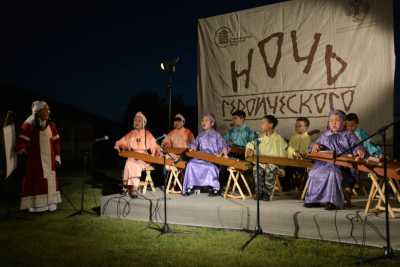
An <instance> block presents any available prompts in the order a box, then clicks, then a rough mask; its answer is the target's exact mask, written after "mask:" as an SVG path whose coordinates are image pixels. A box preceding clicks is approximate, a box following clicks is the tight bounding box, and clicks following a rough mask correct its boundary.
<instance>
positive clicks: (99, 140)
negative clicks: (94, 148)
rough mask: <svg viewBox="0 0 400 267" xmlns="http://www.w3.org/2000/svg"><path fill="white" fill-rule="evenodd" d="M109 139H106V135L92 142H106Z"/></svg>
mask: <svg viewBox="0 0 400 267" xmlns="http://www.w3.org/2000/svg"><path fill="white" fill-rule="evenodd" d="M109 139H110V138H109V137H108V135H105V136H103V137H100V138H96V139H94V142H96V143H97V142H101V141H107V140H109Z"/></svg>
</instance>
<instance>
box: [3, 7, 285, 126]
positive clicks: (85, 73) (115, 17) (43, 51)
mask: <svg viewBox="0 0 400 267" xmlns="http://www.w3.org/2000/svg"><path fill="white" fill-rule="evenodd" d="M139 2H140V3H139ZM274 2H280V1H268V0H265V1H255V0H253V1H232V0H231V1H226V0H214V1H210V0H202V1H93V2H92V1H80V2H76V3H74V4H72V2H71V1H53V2H46V3H44V2H42V1H26V2H22V3H20V4H18V5H20V6H17V7H15V10H16V11H17V12H16V16H9V17H10V18H9V19H8V21H7V24H6V25H10V26H11V27H6V29H5V31H6V34H10V36H11V38H10V39H11V40H13V41H14V42H12V43H13V44H11V46H12V48H14V49H15V48H16V50H14V51H16V56H15V57H14V56H13V54H12V53H8V52H7V51H8V50H10V51H12V50H11V47H4V43H3V44H1V46H2V47H3V49H2V50H3V51H2V52H3V53H2V54H3V57H2V58H3V63H2V64H1V65H0V67H1V73H0V80H2V81H4V80H5V81H15V83H16V85H17V87H18V88H22V89H27V90H30V91H34V92H37V93H38V94H41V95H44V96H48V97H49V98H54V99H56V100H59V101H62V102H65V103H68V104H73V105H75V106H78V107H79V108H83V109H84V110H86V111H91V112H93V113H97V114H100V115H104V116H107V117H109V118H112V119H114V120H121V119H122V114H123V112H124V111H125V109H126V105H127V103H128V99H129V97H130V96H131V95H133V94H135V93H136V92H138V91H143V90H154V91H158V92H160V93H162V94H164V92H165V89H164V88H165V77H164V76H163V75H162V73H160V71H159V70H158V66H159V62H160V60H161V59H163V58H172V57H175V56H180V57H181V62H179V65H178V66H177V73H176V76H175V81H174V94H175V95H182V96H184V98H185V100H186V101H187V102H188V103H191V104H195V102H196V71H197V70H196V53H197V19H198V18H201V17H208V16H213V15H218V14H223V13H226V12H231V11H236V10H241V9H245V8H251V7H256V6H260V5H264V4H269V3H274ZM6 43H7V42H6ZM6 46H7V44H6ZM7 59H8V60H10V61H14V62H16V64H15V65H13V64H5V62H7ZM15 59H16V61H15ZM13 66H15V67H16V69H14V68H13Z"/></svg>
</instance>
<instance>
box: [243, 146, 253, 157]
mask: <svg viewBox="0 0 400 267" xmlns="http://www.w3.org/2000/svg"><path fill="white" fill-rule="evenodd" d="M244 156H245V158H248V157H252V156H254V150H253V149H250V148H246V150H245V151H244Z"/></svg>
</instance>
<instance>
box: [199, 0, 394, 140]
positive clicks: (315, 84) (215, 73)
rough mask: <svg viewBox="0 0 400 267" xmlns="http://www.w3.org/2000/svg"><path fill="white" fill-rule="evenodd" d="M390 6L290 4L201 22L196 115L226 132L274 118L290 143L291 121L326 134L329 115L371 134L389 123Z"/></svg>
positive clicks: (350, 0)
mask: <svg viewBox="0 0 400 267" xmlns="http://www.w3.org/2000/svg"><path fill="white" fill-rule="evenodd" d="M392 12H393V11H392V1H391V0H388V1H387V0H384V1H382V0H369V1H367V0H364V1H361V0H358V1H354V0H335V1H326V0H294V1H287V2H283V3H278V4H273V5H267V6H263V7H257V8H254V9H249V10H243V11H240V12H235V13H230V14H225V15H221V16H215V17H210V18H204V19H200V20H199V23H198V42H199V44H198V45H199V58H198V66H199V67H198V109H199V110H198V111H199V115H200V114H202V113H203V112H206V111H208V112H213V113H214V114H215V115H216V117H217V123H218V126H219V128H220V129H226V128H227V125H228V124H229V122H230V119H231V112H232V111H234V110H237V109H242V110H244V111H245V112H246V114H247V118H248V124H249V125H250V126H251V127H252V128H253V129H258V127H259V126H258V120H259V119H260V118H262V117H263V116H264V115H267V114H273V115H275V116H276V117H277V118H279V125H278V131H279V132H280V133H281V134H282V135H284V136H286V137H289V136H290V135H291V134H292V133H293V131H294V122H295V119H296V118H297V117H299V116H305V117H308V118H310V120H311V129H323V128H325V127H326V123H327V119H326V116H327V114H328V113H329V111H330V109H332V108H335V109H336V108H337V109H342V110H343V111H345V112H355V113H357V114H358V115H359V117H360V120H361V127H363V128H365V129H366V130H367V131H374V130H376V129H377V128H379V127H380V126H382V125H384V124H386V123H389V122H391V121H392V120H393V101H394V100H393V95H394V89H393V86H394V68H395V56H394V43H393V25H392V17H393V16H392Z"/></svg>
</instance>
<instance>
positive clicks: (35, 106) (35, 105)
mask: <svg viewBox="0 0 400 267" xmlns="http://www.w3.org/2000/svg"><path fill="white" fill-rule="evenodd" d="M46 105H47V103H46V102H44V101H33V102H32V114H33V115H34V114H35V113H38V112H40V111H41V110H42V109H44V107H45V106H46Z"/></svg>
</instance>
